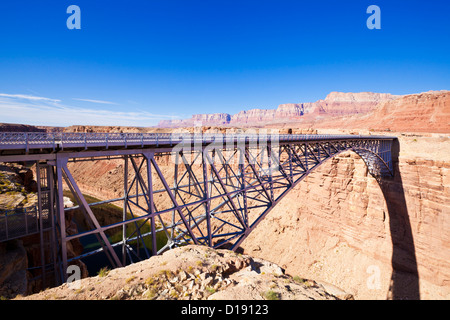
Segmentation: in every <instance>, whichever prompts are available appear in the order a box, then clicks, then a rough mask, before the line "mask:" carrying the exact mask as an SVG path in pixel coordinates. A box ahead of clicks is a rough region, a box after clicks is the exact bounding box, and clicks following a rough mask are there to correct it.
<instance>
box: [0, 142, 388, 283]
mask: <svg viewBox="0 0 450 320" xmlns="http://www.w3.org/2000/svg"><path fill="white" fill-rule="evenodd" d="M322 137H323V136H322ZM170 139H171V138H170ZM394 139H395V138H389V137H387V138H383V137H382V138H380V137H364V138H362V137H359V136H345V137H339V136H332V137H330V136H328V137H325V138H323V139H317V137H316V138H314V139H301V138H299V137H295V136H287V137H282V138H281V139H276V140H273V139H267V138H264V139H260V138H259V137H258V138H256V139H254V140H252V139H247V140H246V139H244V143H239V140H238V139H233V140H231V142H230V143H225V144H224V143H223V142H225V141H226V140H225V139H223V140H221V139H218V140H217V139H210V140H208V143H205V141H203V142H202V141H201V142H200V143H199V144H195V141H194V140H192V141H188V143H185V144H184V145H183V146H182V147H181V148H163V147H159V146H158V147H155V146H153V147H147V148H141V149H139V148H138V149H131V150H130V149H128V148H116V149H113V150H106V149H100V150H93V151H91V150H87V148H84V149H83V151H73V152H59V153H54V154H53V156H52V159H48V160H43V159H39V160H37V163H38V165H39V166H40V167H42V166H45V167H46V168H48V169H47V171H46V173H47V175H48V176H49V177H50V178H49V180H48V183H47V184H46V186H48V187H49V188H47V189H45V190H46V191H45V192H46V194H47V196H46V199H47V200H46V203H49V204H50V205H47V206H46V210H47V211H46V212H50V213H51V214H53V211H54V212H55V217H56V219H55V220H54V225H53V230H54V235H55V236H56V238H57V239H54V243H57V245H56V247H57V248H58V253H57V257H58V258H59V259H60V262H59V260H58V259H57V258H54V259H53V263H54V264H55V265H56V264H57V263H59V267H60V273H59V275H60V278H61V282H64V281H66V280H67V273H66V272H63V271H64V270H67V267H68V266H69V265H70V264H71V263H72V262H73V261H74V260H77V259H83V258H84V257H86V256H88V255H91V254H96V253H100V252H103V253H104V254H106V256H107V257H108V259H109V261H110V262H111V265H112V266H113V267H121V266H124V265H126V264H127V263H130V262H135V261H138V260H140V259H146V258H149V257H151V256H153V255H157V254H160V253H162V252H164V251H166V250H169V249H171V248H173V247H177V246H182V245H185V244H190V243H194V244H200V245H206V246H209V247H213V248H229V249H231V250H236V249H237V248H238V247H239V245H240V244H241V243H242V242H243V241H244V240H245V239H246V238H247V236H248V235H249V234H250V233H251V232H252V231H253V230H254V229H255V228H256V226H257V225H258V224H259V223H260V222H261V221H262V220H263V219H264V217H266V216H267V214H268V213H269V212H270V211H271V210H272V209H273V208H274V207H275V206H276V205H277V204H278V203H279V202H280V201H281V200H282V199H283V198H284V196H285V195H286V194H287V193H288V192H289V191H290V190H292V188H294V187H295V186H296V185H297V184H298V183H299V182H300V181H302V180H303V179H304V178H305V177H306V176H307V175H308V174H309V173H310V172H312V171H313V170H314V169H316V168H317V167H318V166H320V165H321V164H322V163H323V162H325V161H326V160H328V159H330V158H332V157H335V156H336V155H338V154H340V153H342V152H345V151H348V150H352V151H354V152H356V153H357V154H358V155H360V156H361V158H362V159H363V160H364V162H365V163H366V165H367V167H368V170H369V172H370V173H371V174H372V175H373V176H374V177H376V178H377V179H382V178H383V177H387V176H392V175H393V174H394V172H393V165H392V158H391V157H392V156H391V147H392V142H393V140H394ZM171 143H172V139H171ZM195 146H196V147H195ZM166 147H167V146H166ZM9 157H10V156H9ZM168 157H170V159H171V161H170V166H167V165H164V166H162V163H163V161H166V162H167V159H168ZM109 158H114V159H115V160H116V161H117V160H118V159H119V160H120V161H123V162H122V168H123V197H120V198H116V199H109V200H103V201H101V202H97V203H88V202H87V201H86V199H85V197H84V195H83V193H82V191H81V189H80V187H79V186H78V184H77V182H76V181H75V179H74V176H73V175H72V173H71V171H70V165H69V163H70V162H73V161H80V160H85V161H90V160H96V159H109ZM0 159H1V157H0ZM8 159H9V158H8ZM38 172H40V171H39V170H38ZM64 189H66V190H67V189H68V190H70V191H71V193H72V194H73V196H74V198H75V199H76V202H77V203H78V205H77V206H75V207H73V208H64V200H63V190H64ZM39 193H40V194H39V198H43V191H39ZM105 203H118V204H119V205H120V206H121V207H122V208H123V215H122V219H121V220H120V221H117V222H114V223H112V224H108V225H101V224H100V223H99V219H98V218H97V217H96V216H95V214H94V212H93V210H92V208H93V207H95V206H96V205H101V204H105ZM75 209H81V211H82V212H83V215H84V217H85V220H86V221H88V225H89V229H88V230H83V231H82V232H80V233H78V234H71V235H68V234H67V233H66V218H65V215H66V214H68V213H69V212H70V211H71V210H75ZM39 210H40V212H43V210H44V209H43V208H42V205H40V208H39ZM118 230H119V231H120V232H121V239H120V240H117V239H116V241H113V240H111V233H112V232H113V231H115V232H117V231H118ZM87 235H95V236H96V238H97V240H98V243H99V247H98V248H97V249H95V250H93V251H92V252H89V253H87V254H83V255H82V256H77V257H70V258H69V257H68V256H67V248H68V245H69V243H70V241H73V240H77V239H80V238H82V237H84V236H87ZM118 249H121V250H118ZM55 269H56V267H55Z"/></svg>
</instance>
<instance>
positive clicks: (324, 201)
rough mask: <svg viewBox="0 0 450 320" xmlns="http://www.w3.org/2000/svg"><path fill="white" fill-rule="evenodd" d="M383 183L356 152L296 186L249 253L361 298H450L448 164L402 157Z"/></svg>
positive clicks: (248, 245)
mask: <svg viewBox="0 0 450 320" xmlns="http://www.w3.org/2000/svg"><path fill="white" fill-rule="evenodd" d="M396 168H397V169H398V170H397V175H396V177H395V178H394V179H391V180H385V181H383V182H382V184H381V186H380V184H379V183H378V182H377V181H376V180H375V179H374V178H373V177H372V176H371V175H370V174H369V173H368V171H367V168H366V166H365V164H364V162H363V161H362V160H361V159H360V158H359V157H358V156H357V155H356V154H353V153H351V152H348V153H346V154H342V155H341V156H339V157H336V158H334V159H331V160H329V162H328V163H325V164H323V165H322V166H321V167H320V168H318V170H317V171H315V172H313V173H311V174H310V175H309V176H308V177H307V178H306V179H305V180H304V181H302V182H301V183H300V184H298V185H297V186H296V187H295V189H294V190H292V191H291V192H290V193H289V194H288V195H287V196H286V197H285V198H284V199H283V200H282V201H281V202H280V203H279V204H278V205H277V207H275V208H274V210H273V211H272V212H271V213H270V214H269V215H268V216H267V217H266V218H265V219H264V220H263V221H262V222H261V223H260V224H259V225H258V227H257V229H256V231H255V232H253V233H251V234H250V236H249V237H248V238H247V239H246V240H245V241H244V243H243V244H242V247H243V248H244V250H245V251H244V252H245V253H247V254H251V255H253V256H257V257H261V258H264V259H267V260H269V261H272V262H274V263H277V264H279V265H281V266H283V267H284V268H286V271H287V273H290V274H298V275H300V276H301V277H305V278H312V279H315V280H318V281H320V280H323V281H326V282H329V283H332V284H334V285H336V286H338V287H340V288H342V289H343V290H345V291H346V292H349V293H351V294H353V295H354V296H355V297H356V298H357V299H407V298H409V299H411V298H413V299H417V298H420V299H448V298H449V297H450V228H449V227H450V189H449V181H450V180H449V170H450V161H448V160H447V161H439V160H427V159H408V158H402V157H400V161H399V163H398V165H397V167H396Z"/></svg>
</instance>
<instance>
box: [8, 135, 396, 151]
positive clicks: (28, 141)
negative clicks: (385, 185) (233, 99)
mask: <svg viewBox="0 0 450 320" xmlns="http://www.w3.org/2000/svg"><path fill="white" fill-rule="evenodd" d="M395 138H396V137H385V136H360V135H304V134H245V133H244V134H231V135H230V134H225V135H224V134H221V133H218V134H216V133H207V134H189V135H187V134H180V133H78V132H76V133H72V132H64V133H46V132H0V150H1V149H25V150H26V151H27V152H28V151H29V150H30V149H53V150H56V149H64V148H68V147H84V148H85V149H87V148H88V147H102V146H103V147H106V148H108V147H109V146H113V145H114V146H124V147H128V146H130V145H133V146H142V147H143V146H144V145H155V146H159V145H161V144H170V145H174V144H178V143H191V144H194V143H202V144H208V143H213V142H223V143H225V142H245V143H247V142H259V141H261V140H263V141H277V142H289V141H318V140H336V139H339V140H348V139H386V140H392V139H395Z"/></svg>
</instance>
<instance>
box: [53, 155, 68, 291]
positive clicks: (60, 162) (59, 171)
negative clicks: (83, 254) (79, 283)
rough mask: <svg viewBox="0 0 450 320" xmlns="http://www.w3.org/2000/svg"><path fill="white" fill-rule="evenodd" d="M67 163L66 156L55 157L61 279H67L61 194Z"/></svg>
mask: <svg viewBox="0 0 450 320" xmlns="http://www.w3.org/2000/svg"><path fill="white" fill-rule="evenodd" d="M66 164H67V158H66V159H64V158H62V159H61V158H57V160H56V187H57V190H56V191H57V203H56V212H57V217H58V224H59V237H60V239H61V259H62V274H61V277H62V280H63V282H66V280H67V267H68V265H67V240H66V217H65V212H64V196H63V190H64V186H63V167H64V165H66Z"/></svg>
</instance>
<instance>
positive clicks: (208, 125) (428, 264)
mask: <svg viewBox="0 0 450 320" xmlns="http://www.w3.org/2000/svg"><path fill="white" fill-rule="evenodd" d="M449 119H450V91H432V92H424V93H417V94H411V95H405V96H394V95H390V94H387V93H368V92H362V93H338V92H332V93H330V94H329V95H328V96H327V97H326V98H325V99H324V100H319V101H317V102H312V103H287V104H281V105H279V106H278V108H276V109H273V110H261V109H252V110H243V111H241V112H239V113H238V114H235V115H229V114H225V113H223V114H222V113H221V114H202V115H193V116H192V118H190V119H186V120H172V121H161V122H160V124H159V126H158V127H120V126H110V127H105V126H98V127H96V126H85V125H77V126H71V127H36V126H29V125H14V124H3V125H1V126H0V130H1V131H8V132H11V131H15V130H17V131H21V132H25V131H31V132H32V131H41V132H58V131H59V132H176V131H177V130H181V129H182V130H184V131H185V132H186V131H189V132H193V130H194V129H195V128H197V129H198V127H199V126H200V128H201V130H202V131H203V132H209V131H211V130H216V131H219V132H224V133H225V132H239V131H240V130H246V129H261V128H266V129H276V130H278V132H280V133H282V134H297V133H300V134H357V135H389V136H396V137H397V138H398V140H399V145H400V152H399V157H398V162H396V163H395V164H394V167H395V170H396V174H395V177H394V178H392V179H390V180H389V179H388V180H385V181H381V182H379V181H377V180H376V179H375V178H374V177H372V176H371V175H370V174H369V172H368V170H367V167H366V165H365V163H364V161H363V160H362V159H361V158H360V157H359V156H358V155H357V154H355V153H352V152H350V151H349V152H345V153H342V154H340V155H339V156H336V157H334V158H333V159H331V160H330V161H328V162H326V163H324V164H323V165H322V166H321V167H320V168H319V169H317V170H315V171H313V172H312V173H311V174H309V175H308V176H307V177H306V179H305V180H304V181H302V182H301V183H299V184H298V185H297V186H296V187H295V188H294V190H291V191H290V192H289V194H288V195H287V196H286V197H285V198H284V199H283V200H282V201H281V202H280V203H279V205H277V206H276V207H275V208H274V210H273V211H272V212H271V213H270V214H269V215H268V216H267V217H266V218H265V219H264V220H263V221H262V222H261V223H260V224H259V225H258V227H257V229H256V230H255V231H254V232H252V233H251V234H250V236H249V237H248V238H247V239H246V240H245V241H244V242H243V243H242V245H241V247H240V249H239V252H240V253H239V255H237V254H235V253H232V252H229V253H228V252H224V251H221V250H219V251H217V252H216V251H214V250H212V249H208V248H203V247H196V246H192V247H186V248H184V249H183V248H178V249H175V250H170V251H168V252H167V253H164V254H163V255H162V256H156V257H152V258H150V259H149V260H148V261H143V262H141V263H138V264H132V265H130V266H126V267H123V268H118V269H114V270H111V271H110V272H108V273H107V274H105V275H101V276H100V275H99V276H97V277H92V276H91V277H90V276H89V275H88V272H87V270H86V269H83V270H84V271H83V279H82V280H81V283H82V287H81V289H78V290H73V289H72V288H70V287H69V286H67V284H66V285H63V286H61V287H57V288H54V289H48V290H45V291H42V292H40V293H36V289H37V288H38V286H37V285H36V283H34V284H33V282H32V281H29V280H27V279H29V278H30V277H31V274H30V272H29V271H27V268H29V267H30V265H32V264H33V263H35V262H36V261H38V260H39V259H38V258H37V257H36V255H37V246H36V243H35V241H36V239H34V240H33V238H32V237H31V238H28V239H22V240H21V241H13V243H9V244H8V243H2V247H1V248H2V250H1V252H2V258H3V261H4V262H3V263H2V268H1V272H0V287H1V289H0V293H1V294H0V295H2V296H3V297H5V298H14V297H16V299H38V300H39V299H269V298H270V297H269V296H268V295H267V294H265V293H267V292H269V291H271V292H273V294H272V298H274V299H381V300H385V299H448V298H449V297H450V263H449V262H450V247H449V243H450V231H449V230H450V228H449V227H450V210H449V209H450V201H449V198H450V190H449V185H450V183H449V170H450V152H449V150H450V137H449V133H450V121H449ZM349 128H350V129H349ZM161 169H162V170H164V171H167V172H170V171H171V170H173V168H172V166H171V163H170V161H169V159H166V160H164V159H161ZM70 170H71V172H72V174H73V175H74V178H75V180H76V181H77V184H78V185H79V186H80V188H81V189H82V191H83V194H86V195H90V196H93V197H95V198H97V199H112V198H116V197H120V196H122V195H123V190H122V189H121V187H120V186H121V183H122V181H121V180H122V179H123V178H122V177H123V166H122V162H120V161H117V160H109V161H106V162H105V161H88V162H79V163H77V162H75V163H71V164H70ZM7 172H9V174H8V175H6V173H7ZM14 172H15V173H14ZM2 173H3V175H2V177H5V178H6V177H8V179H9V180H11V181H13V178H12V176H14V177H15V178H14V179H15V180H14V181H15V182H16V184H17V188H18V190H19V189H20V186H23V188H24V189H23V190H22V191H21V192H17V193H16V195H15V196H14V197H13V196H12V195H11V190H9V191H10V193H9V194H7V193H6V192H2V194H1V195H0V196H1V198H0V199H2V201H1V205H2V209H5V208H6V207H7V206H11V205H12V204H13V205H14V206H17V205H20V206H25V207H26V206H28V205H32V202H33V199H34V198H33V197H32V193H33V183H32V180H33V179H30V175H31V177H33V169H31V170H28V171H27V170H26V168H16V169H15V171H14V170H13V169H11V168H9V167H8V166H7V164H2ZM157 187H158V186H155V188H157ZM5 191H6V190H5ZM13 191H14V190H13ZM24 199H26V200H24ZM156 201H157V200H156ZM66 219H69V220H68V221H67V222H68V223H67V232H68V234H71V233H73V232H75V231H76V228H77V226H76V224H74V223H73V221H72V222H70V219H72V218H70V217H66ZM71 228H72V229H73V228H75V231H74V230H71ZM188 248H190V249H188ZM81 249H82V248H77V247H76V246H75V245H74V246H73V248H69V251H70V250H73V254H74V255H76V254H75V253H76V252H79V250H81ZM225 251H226V250H225ZM202 257H203V258H202ZM204 257H207V259H205V258H204ZM181 261H183V262H181ZM198 261H202V262H201V263H198ZM80 265H81V266H83V265H84V264H83V263H82V262H81V264H80ZM257 265H260V266H264V267H261V268H259V267H257ZM163 266H164V267H163ZM213 266H214V267H213ZM217 266H219V267H217ZM230 268H231V269H230ZM264 268H266V269H264ZM188 269H189V272H188ZM216 269H217V270H216ZM263 269H264V270H266V271H262V270H263ZM227 270H228V271H227ZM231 270H232V271H231ZM163 271H164V272H163ZM180 272H182V274H180ZM149 279H150V280H149ZM151 279H153V280H151ZM173 279H181V280H182V281H184V282H183V283H180V286H178V287H177V286H175V285H172V286H171V285H170V283H175V282H176V281H177V280H173ZM374 281H375V282H374ZM164 283H167V287H164ZM33 286H35V288H34V287H33ZM286 288H289V290H288V289H286Z"/></svg>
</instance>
